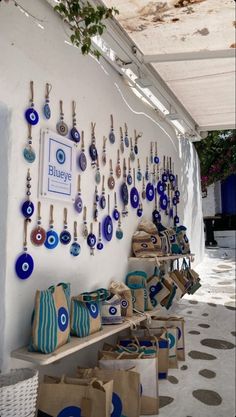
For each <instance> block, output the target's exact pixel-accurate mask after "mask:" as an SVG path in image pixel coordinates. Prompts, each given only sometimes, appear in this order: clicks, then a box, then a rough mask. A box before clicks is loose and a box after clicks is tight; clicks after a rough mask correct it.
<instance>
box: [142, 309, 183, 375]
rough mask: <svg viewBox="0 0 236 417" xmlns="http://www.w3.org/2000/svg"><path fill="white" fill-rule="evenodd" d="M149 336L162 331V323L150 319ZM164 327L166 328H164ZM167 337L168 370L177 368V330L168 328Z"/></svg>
mask: <svg viewBox="0 0 236 417" xmlns="http://www.w3.org/2000/svg"><path fill="white" fill-rule="evenodd" d="M148 327H149V329H150V332H151V334H154V335H155V334H156V331H160V329H163V323H161V322H159V321H158V320H156V317H153V318H152V321H151V323H149V325H148ZM165 327H166V326H165ZM166 330H167V337H168V340H169V368H178V358H177V340H178V336H177V335H178V330H177V328H176V327H175V326H170V325H169V327H168V328H166Z"/></svg>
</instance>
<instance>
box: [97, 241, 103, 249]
mask: <svg viewBox="0 0 236 417" xmlns="http://www.w3.org/2000/svg"><path fill="white" fill-rule="evenodd" d="M103 248H104V245H103V243H102V242H101V241H99V242H98V244H97V250H102V249H103Z"/></svg>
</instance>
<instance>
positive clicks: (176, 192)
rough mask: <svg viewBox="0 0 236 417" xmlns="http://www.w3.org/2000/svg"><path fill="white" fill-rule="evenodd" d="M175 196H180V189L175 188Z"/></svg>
mask: <svg viewBox="0 0 236 417" xmlns="http://www.w3.org/2000/svg"><path fill="white" fill-rule="evenodd" d="M175 197H176V198H177V199H178V198H179V197H180V192H179V190H175Z"/></svg>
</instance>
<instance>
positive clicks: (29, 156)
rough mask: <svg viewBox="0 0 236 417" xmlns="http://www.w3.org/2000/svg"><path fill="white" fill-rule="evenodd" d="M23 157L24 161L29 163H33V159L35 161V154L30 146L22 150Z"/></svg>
mask: <svg viewBox="0 0 236 417" xmlns="http://www.w3.org/2000/svg"><path fill="white" fill-rule="evenodd" d="M23 156H24V158H25V160H26V161H27V162H29V163H32V162H34V161H35V159H36V153H35V152H34V150H33V149H32V147H31V146H26V147H25V148H24V150H23Z"/></svg>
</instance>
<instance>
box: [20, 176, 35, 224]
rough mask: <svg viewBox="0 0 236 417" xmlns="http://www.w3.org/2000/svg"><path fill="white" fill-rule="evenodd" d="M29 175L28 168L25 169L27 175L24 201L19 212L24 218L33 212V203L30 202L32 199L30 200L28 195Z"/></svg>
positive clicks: (29, 192) (29, 187)
mask: <svg viewBox="0 0 236 417" xmlns="http://www.w3.org/2000/svg"><path fill="white" fill-rule="evenodd" d="M31 179H32V178H31V176H30V170H29V169H28V171H27V176H26V200H25V201H24V203H23V204H22V206H21V213H22V214H23V216H24V217H25V218H26V219H29V218H30V217H31V216H32V215H33V214H34V204H33V203H32V201H31V200H30V196H31V191H30V189H31V184H30V182H31Z"/></svg>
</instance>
